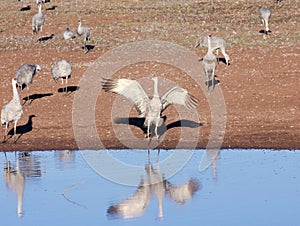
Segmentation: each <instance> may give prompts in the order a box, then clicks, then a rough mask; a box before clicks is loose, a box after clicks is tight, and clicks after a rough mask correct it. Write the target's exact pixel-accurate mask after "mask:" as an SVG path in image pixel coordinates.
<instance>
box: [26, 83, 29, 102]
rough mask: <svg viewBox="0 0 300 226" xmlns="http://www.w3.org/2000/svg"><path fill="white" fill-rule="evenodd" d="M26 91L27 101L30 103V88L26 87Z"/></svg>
mask: <svg viewBox="0 0 300 226" xmlns="http://www.w3.org/2000/svg"><path fill="white" fill-rule="evenodd" d="M26 90H27V101H29V86H28V85H27V86H26Z"/></svg>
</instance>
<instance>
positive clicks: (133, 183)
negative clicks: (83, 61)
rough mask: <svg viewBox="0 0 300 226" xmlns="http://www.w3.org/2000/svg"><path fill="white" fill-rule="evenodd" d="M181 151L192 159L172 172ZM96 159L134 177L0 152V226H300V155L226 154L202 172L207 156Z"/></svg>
mask: <svg viewBox="0 0 300 226" xmlns="http://www.w3.org/2000/svg"><path fill="white" fill-rule="evenodd" d="M89 152H90V153H92V154H95V153H96V152H92V151H86V152H85V153H89ZM178 152H180V154H181V155H183V156H184V155H187V154H188V155H190V154H191V155H190V157H189V159H188V161H187V163H186V164H185V165H184V166H181V167H180V168H178V170H177V171H176V172H175V173H173V174H172V173H170V172H167V171H168V168H170V164H169V165H168V164H167V162H168V158H170V156H172V155H175V154H176V153H178ZM83 153H84V152H83ZM97 153H106V154H107V153H108V154H109V155H110V156H112V157H113V158H115V159H118V161H119V162H126V164H127V166H138V167H136V170H135V174H134V175H133V174H128V172H125V170H123V169H122V170H118V167H115V166H112V168H111V174H112V176H110V175H108V176H107V175H103V174H101V172H99V170H98V169H96V168H95V167H94V166H93V164H91V162H90V160H88V161H86V159H87V158H86V156H85V155H83V154H82V152H80V151H40V152H38V151H36V152H7V153H4V152H3V153H0V163H1V166H2V167H1V168H0V170H1V174H2V175H3V177H2V180H1V183H0V205H1V211H0V219H1V220H0V222H1V223H0V224H1V225H3V226H4V225H5V226H7V225H13V226H16V225H44V226H45V225H51V226H52V225H142V224H144V225H230V226H234V225H256V226H257V225H264V226H265V225H272V226H274V225H290V226H291V225H300V214H299V210H300V151H288V150H281V151H274V150H222V151H221V152H220V154H219V155H218V156H217V158H216V161H214V162H213V164H211V165H209V166H208V168H207V169H205V170H203V171H199V163H200V160H201V159H202V156H203V155H204V154H205V150H195V151H193V152H192V153H191V151H188V150H178V151H166V150H161V151H160V153H159V159H158V161H156V160H157V151H151V153H150V158H149V159H148V154H147V151H141V150H122V151H121V150H110V151H108V152H107V151H98V152H97ZM180 160H181V159H178V161H179V162H180ZM173 161H176V160H173ZM101 165H102V164H101ZM103 165H105V163H103ZM179 165H180V164H179ZM131 168H132V167H131ZM200 168H201V167H200ZM100 171H101V170H100ZM116 174H118V175H119V176H120V178H121V179H120V180H118V179H115V181H113V180H110V179H107V178H110V177H111V178H114V176H113V175H116ZM127 179H128V183H127V185H126V183H124V181H126V180H127Z"/></svg>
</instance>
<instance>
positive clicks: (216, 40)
mask: <svg viewBox="0 0 300 226" xmlns="http://www.w3.org/2000/svg"><path fill="white" fill-rule="evenodd" d="M226 45H227V43H226V41H225V40H224V39H222V38H220V37H217V36H211V48H212V51H213V52H214V51H217V56H218V57H219V49H220V50H221V52H222V54H223V56H224V58H225V61H226V64H227V65H228V64H229V60H230V57H229V55H228V54H227V53H226V51H225V48H226ZM199 46H201V47H206V48H207V47H208V44H207V36H204V37H202V38H201V39H199V40H198V41H197V42H196V45H195V47H196V48H197V47H199Z"/></svg>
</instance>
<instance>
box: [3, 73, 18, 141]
mask: <svg viewBox="0 0 300 226" xmlns="http://www.w3.org/2000/svg"><path fill="white" fill-rule="evenodd" d="M11 84H12V88H13V98H12V100H11V101H10V102H8V103H7V104H5V105H4V106H3V107H2V110H1V124H5V134H4V139H3V142H5V141H6V136H7V128H8V126H9V123H11V122H14V135H15V134H16V128H17V123H18V121H19V119H20V118H21V117H22V115H23V109H22V105H21V104H20V97H19V94H18V91H17V87H16V84H17V79H16V78H13V79H12V81H11ZM15 142H16V139H15Z"/></svg>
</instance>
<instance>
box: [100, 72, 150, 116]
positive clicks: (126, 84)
mask: <svg viewBox="0 0 300 226" xmlns="http://www.w3.org/2000/svg"><path fill="white" fill-rule="evenodd" d="M101 85H102V88H103V90H104V91H106V92H109V91H110V92H113V93H117V94H120V95H122V96H124V97H126V98H127V99H129V100H130V101H131V102H132V103H133V104H134V106H135V108H136V110H137V111H138V113H139V116H143V115H145V112H146V107H147V104H148V102H149V98H148V96H147V94H146V93H145V91H144V89H143V88H142V87H141V85H140V84H139V83H138V82H137V81H135V80H130V79H114V80H113V79H107V78H102V79H101Z"/></svg>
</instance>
